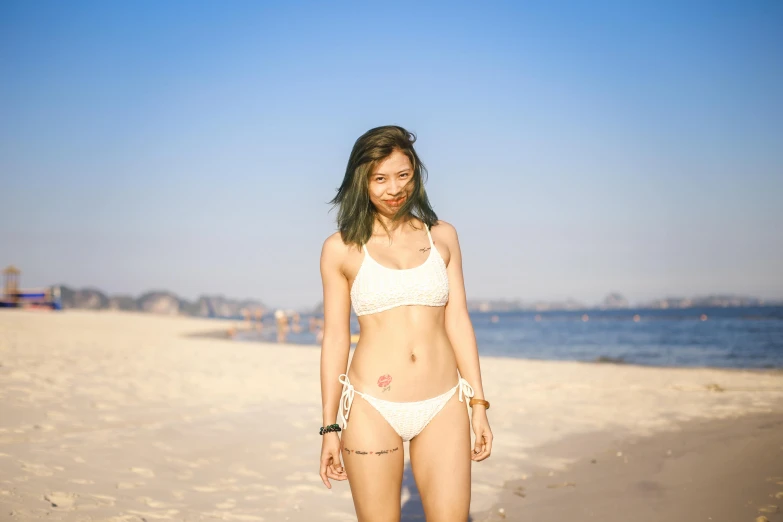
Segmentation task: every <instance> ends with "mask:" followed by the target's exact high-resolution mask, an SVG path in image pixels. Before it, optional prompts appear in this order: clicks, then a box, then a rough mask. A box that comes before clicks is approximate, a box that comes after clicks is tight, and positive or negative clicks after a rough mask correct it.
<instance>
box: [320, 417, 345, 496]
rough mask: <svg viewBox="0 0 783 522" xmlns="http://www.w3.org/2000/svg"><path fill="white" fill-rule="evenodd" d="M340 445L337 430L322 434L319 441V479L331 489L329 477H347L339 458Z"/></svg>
mask: <svg viewBox="0 0 783 522" xmlns="http://www.w3.org/2000/svg"><path fill="white" fill-rule="evenodd" d="M341 446H342V445H341V443H340V437H338V436H337V432H334V431H332V432H329V433H324V434H323V441H322V442H321V480H323V482H324V485H325V486H326V487H327V488H329V489H332V485H331V484H330V483H329V479H334V480H346V479H347V478H348V475H347V474H346V473H345V468H344V467H343V464H342V461H341V460H340V448H341Z"/></svg>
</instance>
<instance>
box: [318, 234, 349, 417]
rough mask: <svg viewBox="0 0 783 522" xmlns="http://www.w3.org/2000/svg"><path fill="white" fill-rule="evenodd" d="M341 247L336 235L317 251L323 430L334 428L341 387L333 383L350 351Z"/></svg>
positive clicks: (338, 236) (345, 281) (347, 309)
mask: <svg viewBox="0 0 783 522" xmlns="http://www.w3.org/2000/svg"><path fill="white" fill-rule="evenodd" d="M344 252H345V245H344V244H343V242H342V238H341V237H340V234H339V232H338V233H336V234H333V235H332V236H329V238H328V239H327V240H326V241H325V242H324V246H323V249H322V251H321V281H322V282H323V290H324V336H323V342H322V344H321V404H322V406H323V423H324V426H328V425H329V424H334V423H335V421H336V419H337V407H338V403H339V402H340V393H341V392H342V384H340V382H339V381H338V380H337V377H338V376H339V375H340V374H341V373H345V370H346V367H347V366H348V352H349V350H350V348H351V324H350V320H351V297H350V289H349V288H348V279H346V277H345V274H343V271H342V260H343V256H344Z"/></svg>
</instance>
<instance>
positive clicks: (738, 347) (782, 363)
mask: <svg viewBox="0 0 783 522" xmlns="http://www.w3.org/2000/svg"><path fill="white" fill-rule="evenodd" d="M634 316H638V317H637V318H635V317H634ZM308 319H309V318H308V317H307V316H304V317H302V325H303V326H304V331H303V332H301V333H292V334H290V335H289V337H288V342H289V343H293V344H315V342H316V341H315V335H314V334H313V333H310V332H309V331H308V330H307V325H308ZM471 320H472V322H473V328H474V330H475V332H476V339H477V341H478V346H479V353H480V354H481V355H493V356H502V357H514V358H523V359H548V360H571V361H599V360H602V361H607V362H618V363H630V364H641V365H649V366H684V367H694V366H709V367H720V368H783V307H754V308H691V309H676V310H634V309H630V310H604V311H599V310H586V311H568V312H474V313H471ZM352 329H353V331H354V332H358V331H359V327H358V322H357V321H356V318H355V317H354V318H353V319H352ZM274 337H275V330H274V325H273V324H272V323H269V324H268V325H266V327H265V331H264V332H262V333H261V334H258V333H256V332H252V333H243V334H240V336H239V339H242V340H264V341H274Z"/></svg>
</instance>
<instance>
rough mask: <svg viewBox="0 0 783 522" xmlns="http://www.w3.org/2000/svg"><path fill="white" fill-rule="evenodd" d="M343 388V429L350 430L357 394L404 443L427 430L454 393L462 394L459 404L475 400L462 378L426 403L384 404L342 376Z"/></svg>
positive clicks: (341, 399) (341, 404) (341, 413)
mask: <svg viewBox="0 0 783 522" xmlns="http://www.w3.org/2000/svg"><path fill="white" fill-rule="evenodd" d="M338 379H339V381H340V382H341V383H342V385H343V393H342V395H340V413H339V420H340V423H341V424H342V429H346V428H348V415H349V414H350V413H351V404H353V398H354V394H356V393H358V394H359V395H361V396H362V397H363V398H364V400H366V401H367V402H368V403H370V405H372V407H373V408H375V409H376V410H378V412H379V413H380V414H381V415H383V418H384V419H386V422H388V423H389V425H390V426H391V427H392V428H394V431H396V432H397V434H398V435H399V436H400V437H402V440H403V441H409V440H411V439H412V438H413V437H415V436H416V435H418V434H419V433H421V431H422V430H423V429H424V428H425V427H426V426H427V424H429V423H430V421H431V420H432V419H434V418H435V415H437V414H438V412H439V411H440V410H442V409H443V407H444V406H445V405H446V403H447V402H449V399H451V397H452V396H453V395H454V392H456V391H457V390H459V401H460V402H464V401H463V400H462V397H463V396H464V397H469V398H470V397H473V393H474V392H473V388H471V387H470V384H468V381H466V380H465V379H463V378H462V377H460V379H459V382H457V385H456V386H454V387H453V388H451V389H450V390H449V391H447V392H446V393H443V394H441V395H438V396H437V397H432V398H431V399H425V400H423V401H415V402H394V401H384V400H382V399H379V398H377V397H373V396H372V395H367V394H366V393H362V392H360V391H357V390H356V388H354V387H353V385H352V384H351V381H350V380H348V375H347V374H345V373H343V374H341V375H340V377H339V378H338Z"/></svg>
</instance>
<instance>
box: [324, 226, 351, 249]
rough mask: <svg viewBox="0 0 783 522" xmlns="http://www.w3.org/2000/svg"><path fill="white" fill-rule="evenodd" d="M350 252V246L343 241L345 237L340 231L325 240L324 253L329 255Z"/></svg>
mask: <svg viewBox="0 0 783 522" xmlns="http://www.w3.org/2000/svg"><path fill="white" fill-rule="evenodd" d="M347 250H348V245H346V244H345V242H344V241H343V236H342V234H341V233H340V231H339V230H338V231H337V232H335V233H334V234H332V235H330V236H329V237H327V238H326V239H325V240H324V244H323V249H322V252H323V253H324V254H327V255H339V254H344V253H345V252H347Z"/></svg>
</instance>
